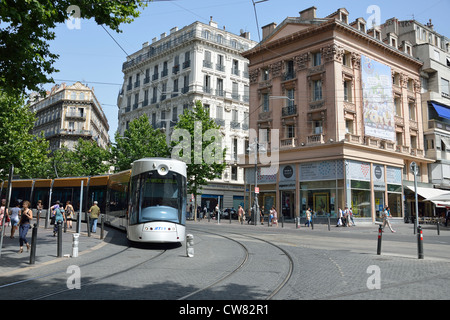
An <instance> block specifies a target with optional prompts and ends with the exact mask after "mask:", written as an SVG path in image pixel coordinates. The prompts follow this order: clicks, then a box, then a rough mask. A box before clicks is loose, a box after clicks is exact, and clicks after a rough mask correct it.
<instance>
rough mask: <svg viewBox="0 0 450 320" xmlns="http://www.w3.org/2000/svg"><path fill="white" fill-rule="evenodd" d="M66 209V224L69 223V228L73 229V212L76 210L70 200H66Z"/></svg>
mask: <svg viewBox="0 0 450 320" xmlns="http://www.w3.org/2000/svg"><path fill="white" fill-rule="evenodd" d="M65 211H66V224H67V228H70V229H72V220H73V212H74V210H73V206H72V204H71V203H70V201H67V202H66V208H65Z"/></svg>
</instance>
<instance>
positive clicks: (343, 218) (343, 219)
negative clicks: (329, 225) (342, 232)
mask: <svg viewBox="0 0 450 320" xmlns="http://www.w3.org/2000/svg"><path fill="white" fill-rule="evenodd" d="M347 209H348V208H347V207H345V208H344V211H343V212H342V217H341V219H342V226H343V227H347V215H348V210H347Z"/></svg>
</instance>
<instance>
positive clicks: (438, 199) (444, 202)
mask: <svg viewBox="0 0 450 320" xmlns="http://www.w3.org/2000/svg"><path fill="white" fill-rule="evenodd" d="M406 188H408V189H409V190H411V191H412V192H415V190H414V186H406ZM417 194H418V195H419V196H421V197H422V198H425V201H431V202H433V203H434V204H435V205H436V206H438V207H446V206H449V207H450V192H449V191H448V190H442V189H436V188H424V187H417Z"/></svg>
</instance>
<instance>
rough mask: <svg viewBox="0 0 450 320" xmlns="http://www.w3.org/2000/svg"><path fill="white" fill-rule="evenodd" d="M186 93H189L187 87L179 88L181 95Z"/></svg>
mask: <svg viewBox="0 0 450 320" xmlns="http://www.w3.org/2000/svg"><path fill="white" fill-rule="evenodd" d="M187 92H189V87H183V88H181V93H187Z"/></svg>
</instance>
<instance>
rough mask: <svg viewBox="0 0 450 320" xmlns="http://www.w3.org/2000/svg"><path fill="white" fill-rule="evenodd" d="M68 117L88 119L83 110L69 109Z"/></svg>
mask: <svg viewBox="0 0 450 320" xmlns="http://www.w3.org/2000/svg"><path fill="white" fill-rule="evenodd" d="M66 118H74V119H86V114H85V113H84V112H83V113H82V112H73V111H67V112H66Z"/></svg>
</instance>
